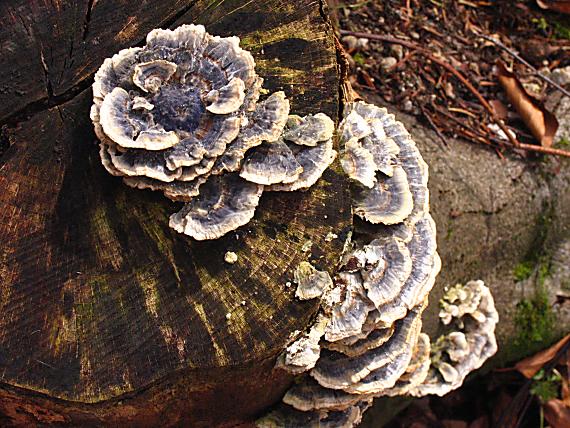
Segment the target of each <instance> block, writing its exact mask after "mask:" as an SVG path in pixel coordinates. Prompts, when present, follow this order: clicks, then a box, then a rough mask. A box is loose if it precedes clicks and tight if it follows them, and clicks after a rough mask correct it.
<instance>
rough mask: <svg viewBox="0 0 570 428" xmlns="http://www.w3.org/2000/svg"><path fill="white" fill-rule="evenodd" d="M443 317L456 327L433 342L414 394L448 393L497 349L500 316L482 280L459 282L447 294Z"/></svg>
mask: <svg viewBox="0 0 570 428" xmlns="http://www.w3.org/2000/svg"><path fill="white" fill-rule="evenodd" d="M441 306H442V311H441V312H440V315H439V316H440V319H441V321H442V323H443V324H446V325H449V324H451V325H452V326H453V327H454V328H455V330H454V331H452V332H450V333H448V334H445V335H442V336H440V337H439V338H438V339H437V341H436V342H435V343H434V344H433V345H432V350H431V355H430V359H431V366H430V368H429V373H428V375H427V378H426V379H425V381H424V382H423V383H422V384H420V385H418V386H417V387H416V388H415V389H413V390H412V391H411V393H412V394H413V395H417V396H421V395H427V394H436V395H440V396H441V395H445V394H447V393H448V392H449V391H452V390H453V389H456V388H458V387H459V386H461V385H462V384H463V381H464V380H465V377H466V376H467V375H468V374H469V373H471V372H472V371H473V370H476V369H478V368H479V367H481V366H482V365H483V363H484V362H485V361H487V359H489V358H490V357H491V356H493V355H494V354H495V352H497V341H496V338H495V326H496V325H497V322H498V321H499V315H498V313H497V310H496V309H495V302H494V300H493V296H492V295H491V291H490V290H489V288H488V287H487V286H485V284H484V283H483V281H469V282H468V283H467V284H465V285H461V284H457V285H456V286H454V287H451V288H450V289H449V290H447V292H446V293H445V295H444V297H443V300H442V304H441Z"/></svg>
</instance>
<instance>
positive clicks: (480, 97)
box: [340, 30, 570, 156]
mask: <svg viewBox="0 0 570 428" xmlns="http://www.w3.org/2000/svg"><path fill="white" fill-rule="evenodd" d="M340 34H344V35H352V36H354V37H362V38H367V39H368V40H378V41H381V42H386V43H395V44H399V45H402V46H406V47H407V48H410V49H414V50H416V51H418V52H420V53H421V54H423V55H424V56H426V57H427V58H429V59H430V60H431V61H433V62H435V63H436V64H439V65H441V66H442V67H443V68H445V69H446V70H447V71H449V72H450V73H451V74H453V75H454V76H455V77H457V78H458V79H459V80H460V81H461V83H463V84H464V85H465V86H466V87H467V89H469V91H471V93H472V94H473V95H475V97H476V98H477V99H478V100H479V102H480V103H481V104H482V105H483V107H485V109H487V111H488V112H489V113H490V114H491V117H492V118H493V121H494V122H495V123H496V124H497V125H498V126H499V128H501V130H502V131H503V132H504V133H505V135H507V136H508V137H509V140H510V141H511V143H512V144H513V145H514V146H519V145H520V143H519V142H518V141H517V139H516V138H515V137H514V136H513V135H512V134H511V133H510V132H509V131H508V130H507V127H506V126H505V124H504V123H503V121H502V120H501V119H499V117H497V114H496V113H495V110H493V108H492V107H491V105H490V104H489V103H488V102H487V100H486V99H485V98H483V95H481V94H480V93H479V91H478V90H477V89H476V88H475V87H474V86H473V85H472V84H471V82H469V80H467V79H466V78H465V77H464V76H463V74H461V73H460V72H459V71H458V70H457V69H456V68H455V67H453V66H452V65H451V64H449V63H447V62H446V61H444V60H442V59H440V58H438V57H436V56H435V55H433V54H432V53H431V52H429V51H427V50H426V49H424V48H422V47H421V46H418V45H416V44H415V43H412V42H409V41H407V40H402V39H398V38H396V37H392V36H384V35H380V34H371V33H358V32H354V31H347V30H340ZM568 155H569V156H570V153H569V154H568Z"/></svg>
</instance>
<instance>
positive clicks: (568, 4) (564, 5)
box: [536, 0, 570, 14]
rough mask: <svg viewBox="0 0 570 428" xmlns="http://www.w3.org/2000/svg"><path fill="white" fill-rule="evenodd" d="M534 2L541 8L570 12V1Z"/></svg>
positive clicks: (550, 0)
mask: <svg viewBox="0 0 570 428" xmlns="http://www.w3.org/2000/svg"><path fill="white" fill-rule="evenodd" d="M536 3H537V4H538V5H539V6H540V7H541V8H543V9H547V10H553V11H554V12H561V13H568V14H570V1H568V0H536Z"/></svg>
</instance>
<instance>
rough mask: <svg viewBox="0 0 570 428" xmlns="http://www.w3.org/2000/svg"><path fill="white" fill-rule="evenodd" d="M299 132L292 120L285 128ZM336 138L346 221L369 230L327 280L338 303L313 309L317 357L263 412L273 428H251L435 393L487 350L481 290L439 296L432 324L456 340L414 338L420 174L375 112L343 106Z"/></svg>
mask: <svg viewBox="0 0 570 428" xmlns="http://www.w3.org/2000/svg"><path fill="white" fill-rule="evenodd" d="M300 123H301V121H300V119H299V118H296V117H293V116H292V117H290V119H289V121H288V126H299V124H300ZM339 136H340V142H341V166H342V168H343V169H344V171H345V173H346V174H347V176H348V178H349V179H350V180H351V181H352V184H353V186H352V187H353V189H352V190H353V192H352V193H353V209H354V213H355V214H356V215H357V216H359V217H361V218H362V219H363V220H365V221H366V222H368V223H370V224H369V225H368V226H366V223H365V226H364V227H361V229H360V233H359V229H356V232H357V240H356V242H352V243H348V244H347V245H346V246H345V248H346V251H345V253H344V255H343V257H342V261H341V266H340V268H339V271H338V272H337V273H336V275H335V276H334V280H333V281H334V289H335V290H340V294H339V298H338V299H337V301H335V302H333V304H332V305H331V304H328V305H323V306H322V307H323V313H326V314H327V317H328V318H327V320H326V325H325V327H324V330H322V327H323V322H324V321H322V320H323V318H320V320H321V321H319V328H320V329H321V330H319V334H320V342H319V350H318V352H317V349H316V348H314V347H313V348H312V349H313V350H312V354H311V355H312V356H313V360H314V357H315V356H316V355H317V354H318V358H317V359H316V361H313V360H311V365H307V366H306V367H307V371H308V375H307V374H305V376H304V377H303V378H302V379H300V380H299V381H298V382H297V383H296V384H295V385H294V386H292V387H291V389H289V391H288V392H287V393H286V394H285V396H284V398H283V403H284V404H281V405H280V406H279V407H278V408H277V409H275V410H274V411H273V412H272V413H271V418H270V419H271V421H272V423H273V424H274V425H266V424H265V423H266V422H267V421H268V419H264V421H265V422H264V423H262V424H261V426H297V425H295V424H294V423H293V424H292V425H290V424H291V423H292V422H291V421H299V420H300V419H299V418H301V417H302V415H303V413H304V414H305V415H306V416H305V417H306V418H308V419H307V421H308V420H309V419H310V421H311V422H310V423H309V422H307V423H306V426H316V425H314V424H318V423H321V422H322V421H323V420H324V419H323V418H324V415H333V414H334V415H346V414H347V413H346V412H354V409H356V408H359V409H360V408H362V406H364V405H365V404H366V405H369V404H370V403H371V402H372V400H373V398H375V397H379V396H395V395H410V394H411V395H424V394H429V393H437V394H439V393H442V394H443V393H445V392H447V391H449V390H451V389H453V388H456V387H457V386H459V385H460V384H461V383H462V382H463V379H464V378H465V376H466V374H467V373H468V372H470V371H472V370H474V369H476V368H478V367H479V366H480V365H481V364H482V362H483V361H484V360H485V359H486V358H488V356H489V355H491V354H492V353H494V351H495V350H496V342H495V341H494V335H493V330H494V326H495V324H496V321H497V317H496V311H495V310H494V306H493V300H492V297H491V295H490V293H489V290H488V289H487V288H486V287H484V286H483V284H482V283H481V282H470V283H468V284H467V285H466V286H465V287H463V286H458V287H456V288H453V289H451V290H449V292H448V294H447V295H446V299H445V300H444V303H443V308H442V312H441V314H440V317H441V318H442V321H443V322H444V323H446V324H449V323H451V322H455V323H456V324H457V325H458V326H459V330H460V331H457V332H453V333H450V334H448V335H446V336H444V337H442V338H440V339H439V340H438V341H437V342H436V343H435V344H431V343H430V340H429V337H428V336H427V335H426V334H424V333H421V332H420V331H421V326H422V321H421V316H422V313H423V310H424V309H425V307H426V306H427V297H428V294H429V292H430V291H431V289H432V287H433V285H434V282H435V278H436V276H437V274H438V273H439V270H440V268H441V260H440V258H439V255H438V254H437V244H436V226H435V223H434V221H433V219H432V217H431V216H430V214H429V191H428V188H427V180H428V168H427V165H426V163H425V162H424V160H423V159H422V157H421V155H420V153H419V151H418V149H417V147H416V145H415V143H414V142H413V141H412V140H411V138H410V135H409V134H408V132H407V131H406V130H405V128H404V127H403V125H402V124H401V123H399V122H397V121H396V120H395V119H394V116H393V115H391V114H388V112H387V111H386V110H385V109H383V108H379V107H376V106H374V105H371V104H367V103H364V102H355V103H349V104H348V105H347V106H346V109H345V116H344V119H343V121H342V122H341V124H340V125H339ZM357 227H358V225H357ZM370 238H372V239H371V240H369V241H368V242H366V240H367V239H370ZM362 241H364V243H363V242H362ZM321 332H322V333H321ZM309 336H310V334H309ZM313 366H314V367H313ZM311 367H312V368H311ZM296 373H298V372H296ZM339 412H345V413H339ZM338 417H340V416H338ZM300 426H301V425H300ZM302 426H305V425H302ZM348 426H351V425H348Z"/></svg>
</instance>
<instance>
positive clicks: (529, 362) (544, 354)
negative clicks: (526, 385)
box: [515, 334, 570, 379]
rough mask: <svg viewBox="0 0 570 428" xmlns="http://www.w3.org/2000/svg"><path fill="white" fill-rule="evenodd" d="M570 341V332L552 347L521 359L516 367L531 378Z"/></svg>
mask: <svg viewBox="0 0 570 428" xmlns="http://www.w3.org/2000/svg"><path fill="white" fill-rule="evenodd" d="M568 341H570V334H569V335H567V336H565V337H564V338H563V339H561V340H559V341H558V342H556V343H555V344H554V345H552V346H551V347H550V348H548V349H545V350H543V351H540V352H538V353H537V354H534V355H533V356H531V357H528V358H525V359H524V360H521V361H519V362H518V363H517V364H516V365H515V369H517V370H518V371H519V372H521V373H522V374H523V375H524V376H525V377H527V378H528V379H531V378H532V377H533V376H534V375H535V374H537V373H538V371H539V370H540V369H541V368H542V366H544V364H546V363H547V362H549V361H550V360H552V358H554V356H555V355H556V354H557V353H558V351H559V350H560V349H561V348H562V347H563V346H564V345H566V343H568Z"/></svg>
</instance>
